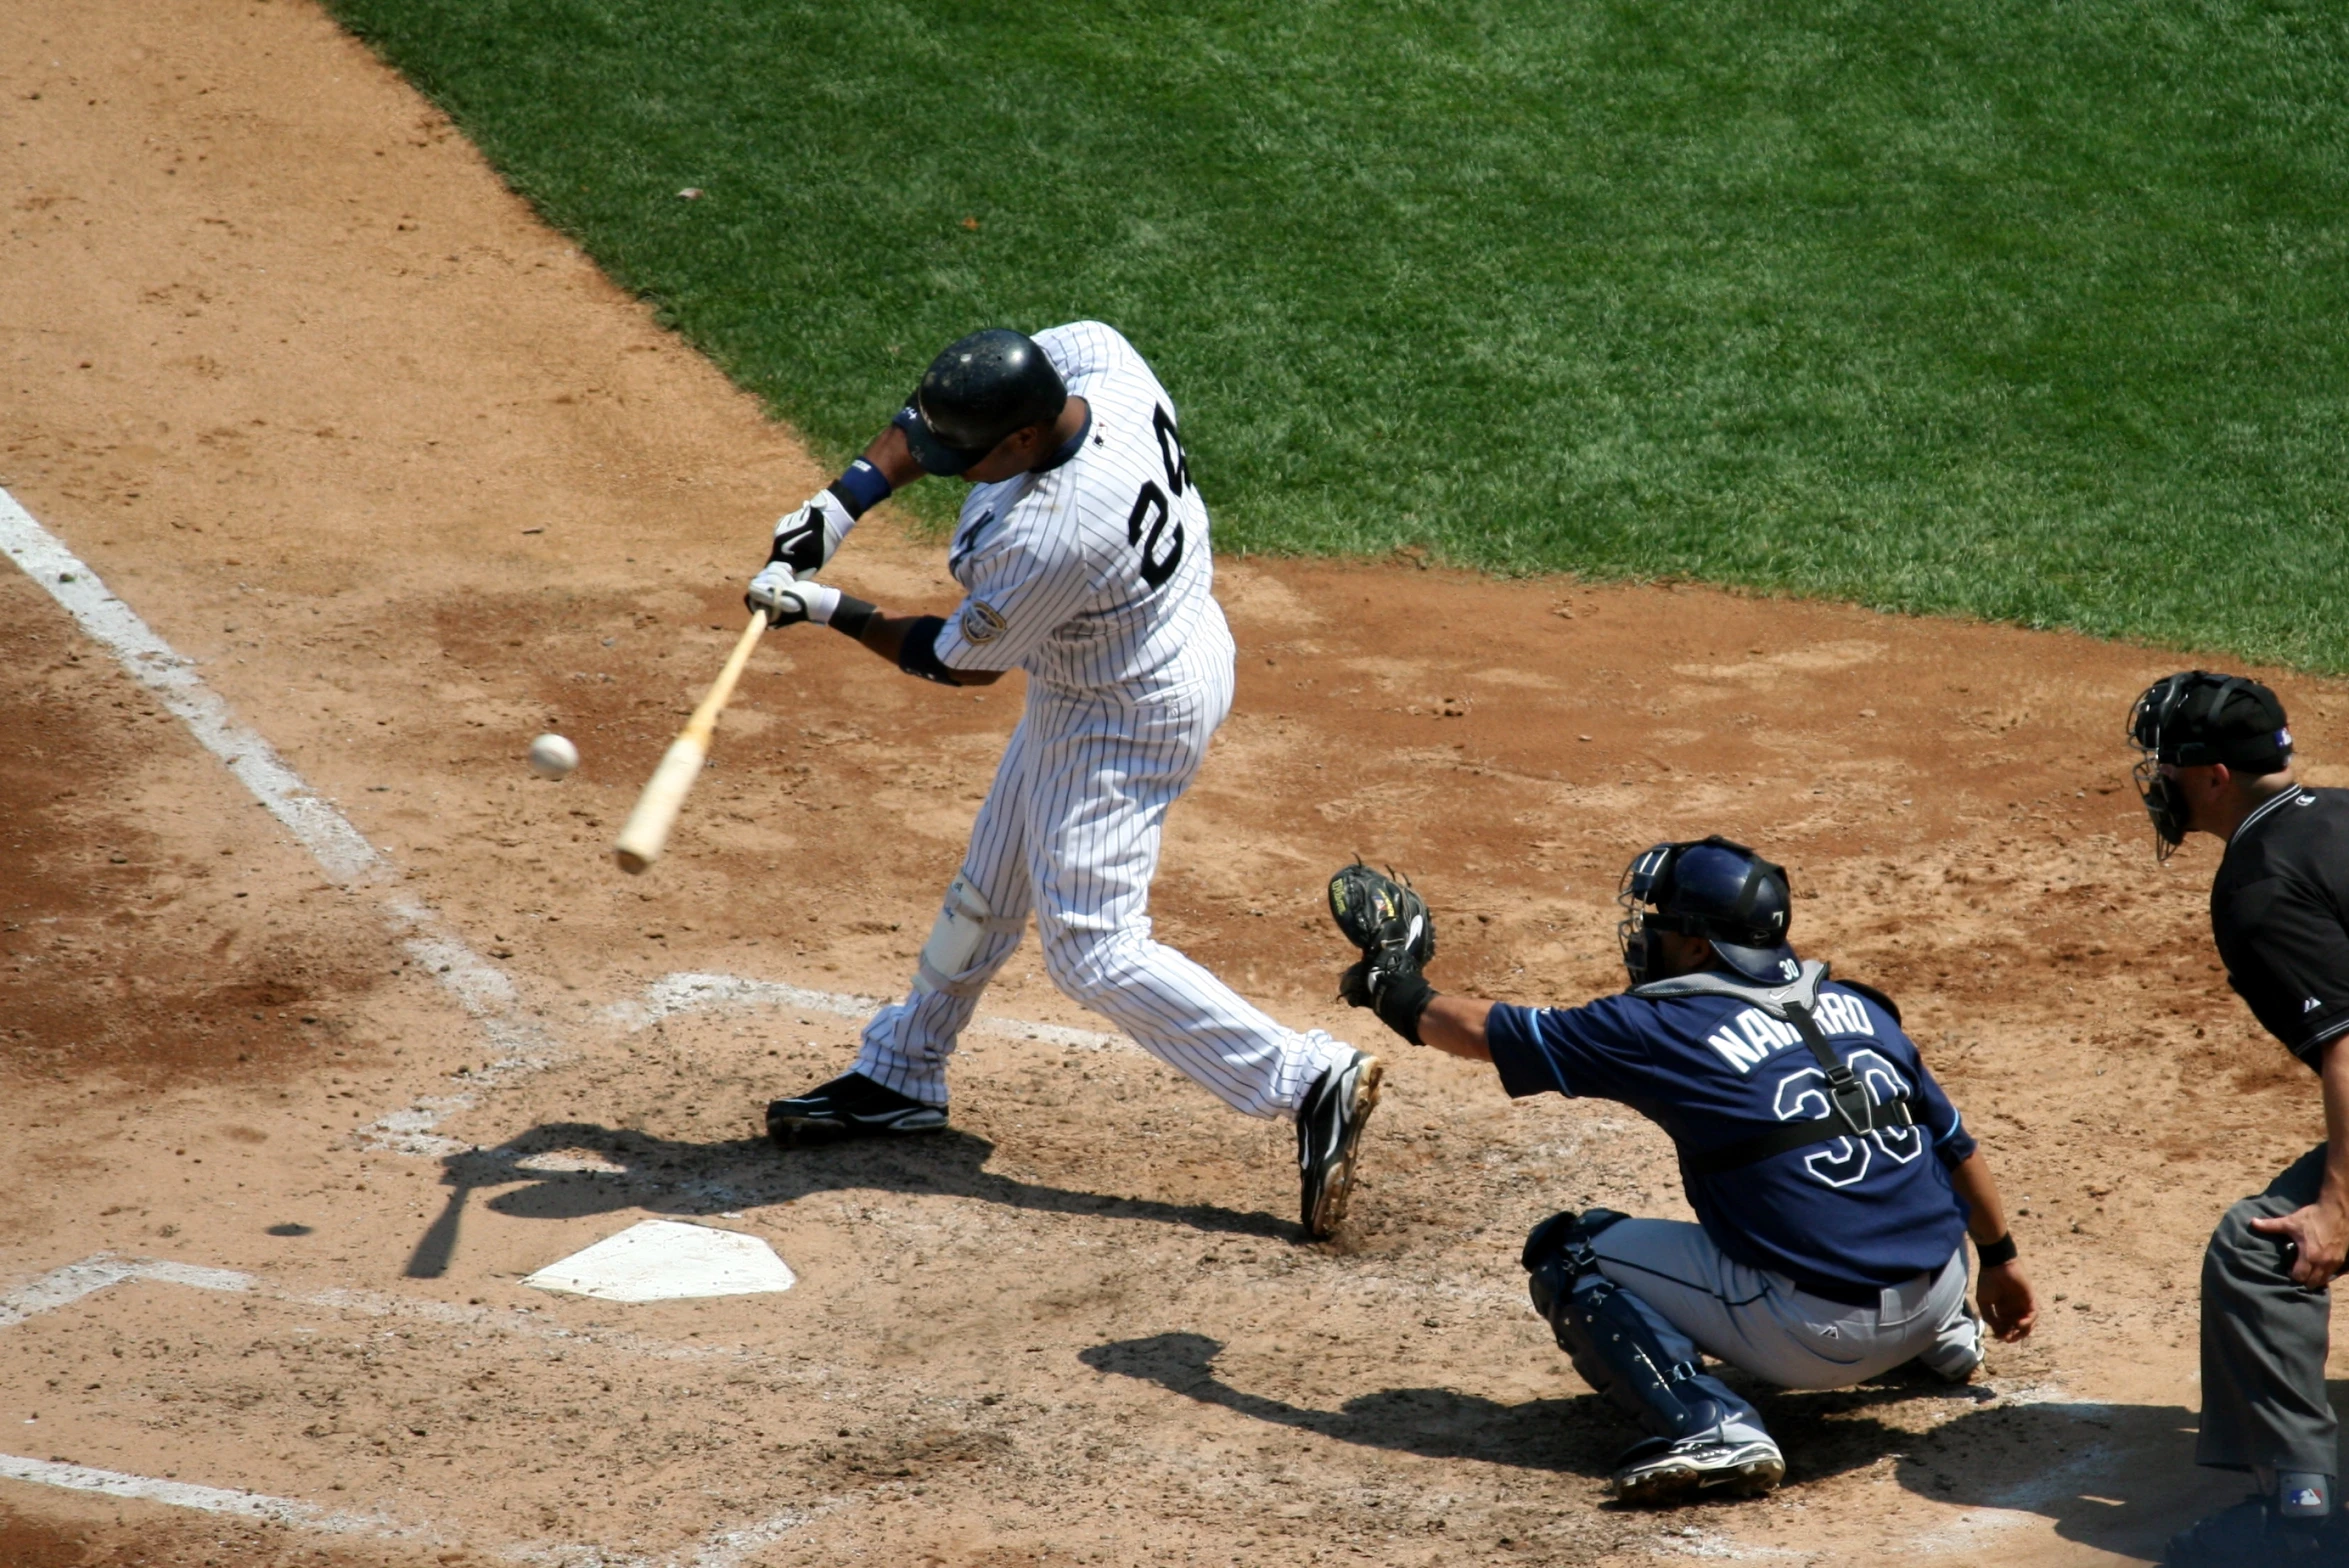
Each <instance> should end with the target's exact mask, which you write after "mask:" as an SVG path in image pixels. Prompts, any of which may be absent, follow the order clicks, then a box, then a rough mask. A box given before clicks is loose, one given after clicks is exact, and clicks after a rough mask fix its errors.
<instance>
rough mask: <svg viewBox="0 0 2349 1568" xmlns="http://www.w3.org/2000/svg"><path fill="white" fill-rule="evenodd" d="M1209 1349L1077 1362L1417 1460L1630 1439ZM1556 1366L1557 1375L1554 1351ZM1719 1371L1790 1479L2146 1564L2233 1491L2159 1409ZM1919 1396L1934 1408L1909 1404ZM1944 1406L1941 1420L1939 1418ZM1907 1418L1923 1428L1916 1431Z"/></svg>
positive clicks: (1543, 1459) (1595, 1419)
mask: <svg viewBox="0 0 2349 1568" xmlns="http://www.w3.org/2000/svg"><path fill="white" fill-rule="evenodd" d="M1222 1349H1223V1346H1222V1345H1221V1344H1219V1343H1218V1342H1217V1341H1215V1340H1213V1339H1210V1338H1208V1337H1206V1336H1205V1335H1202V1334H1185V1333H1172V1334H1156V1335H1152V1336H1151V1337H1149V1338H1147V1339H1128V1340H1118V1341H1115V1342H1113V1343H1110V1344H1106V1345H1096V1346H1093V1347H1092V1348H1091V1349H1088V1350H1085V1351H1082V1352H1080V1353H1079V1355H1078V1359H1079V1360H1081V1361H1083V1362H1084V1363H1085V1364H1086V1365H1087V1366H1089V1367H1092V1368H1093V1369H1094V1370H1096V1371H1098V1372H1103V1373H1110V1374H1115V1375H1117V1376H1121V1377H1131V1378H1138V1379H1140V1380H1142V1381H1144V1382H1149V1383H1156V1384H1158V1385H1159V1386H1160V1387H1162V1388H1166V1389H1168V1390H1171V1391H1172V1392H1174V1393H1177V1394H1180V1395H1182V1396H1184V1397H1185V1398H1187V1399H1194V1400H1197V1401H1198V1402H1199V1403H1201V1404H1207V1405H1214V1406H1217V1407H1218V1408H1221V1409H1225V1410H1230V1411H1232V1412H1234V1413H1236V1414H1239V1415H1243V1416H1248V1417H1251V1418H1253V1419H1255V1420H1259V1421H1266V1422H1270V1423H1272V1424H1273V1425H1276V1426H1284V1427H1289V1428H1291V1429H1293V1430H1296V1431H1302V1432H1311V1433H1313V1434H1315V1435H1317V1436H1320V1437H1326V1438H1329V1439H1331V1440H1333V1441H1336V1442H1342V1443H1356V1444H1360V1445H1362V1446H1363V1447H1366V1448H1379V1449H1387V1450H1391V1451H1395V1452H1401V1453H1409V1454H1416V1455H1419V1456H1420V1457H1422V1458H1428V1459H1468V1460H1478V1461H1483V1462H1486V1463H1490V1464H1499V1465H1510V1466H1514V1467H1518V1468H1522V1469H1532V1470H1548V1471H1557V1472H1565V1473H1569V1474H1574V1475H1582V1476H1592V1477H1596V1476H1602V1475H1605V1474H1606V1473H1607V1472H1608V1471H1609V1470H1610V1469H1611V1468H1612V1467H1613V1465H1614V1463H1615V1460H1616V1457H1617V1455H1619V1454H1620V1453H1621V1452H1622V1451H1623V1449H1624V1448H1626V1447H1627V1446H1629V1445H1630V1443H1631V1442H1632V1441H1633V1440H1634V1439H1635V1438H1637V1437H1638V1435H1639V1434H1638V1432H1637V1431H1636V1429H1634V1427H1633V1426H1632V1425H1631V1423H1630V1421H1629V1420H1627V1419H1626V1418H1625V1417H1624V1416H1623V1415H1622V1414H1621V1413H1619V1412H1618V1411H1616V1410H1615V1409H1614V1408H1613V1407H1611V1406H1610V1405H1608V1404H1607V1403H1606V1402H1605V1401H1604V1400H1602V1399H1600V1398H1599V1397H1598V1396H1596V1395H1594V1394H1587V1393H1586V1394H1574V1395H1565V1396H1561V1397H1557V1398H1549V1399H1534V1400H1527V1401H1525V1402H1524V1403H1521V1404H1514V1405H1509V1404H1502V1403H1500V1402H1498V1401H1496V1400H1491V1399H1486V1398H1484V1397H1482V1396H1481V1395H1476V1394H1467V1393H1462V1392H1460V1391H1459V1390H1457V1389H1446V1388H1389V1389H1381V1390H1379V1391H1377V1392H1375V1393H1368V1394H1358V1395H1356V1396H1355V1397H1354V1398H1352V1399H1349V1400H1347V1401H1346V1402H1345V1403H1344V1404H1342V1405H1340V1406H1339V1407H1338V1408H1337V1409H1335V1410H1317V1409H1313V1408H1311V1407H1309V1406H1304V1405H1297V1404H1292V1403H1290V1402H1289V1401H1287V1400H1284V1399H1279V1398H1275V1397H1272V1396H1269V1395H1265V1394H1254V1393H1249V1392H1247V1391H1246V1390H1244V1389H1240V1388H1235V1387H1234V1386H1232V1384H1230V1383H1228V1382H1226V1381H1225V1380H1224V1379H1223V1378H1222V1377H1220V1376H1219V1375H1218V1374H1217V1372H1216V1369H1215V1365H1214V1363H1215V1358H1216V1356H1217V1355H1218V1354H1219V1353H1220V1352H1221V1351H1222ZM1560 1363H1561V1364H1560V1371H1561V1373H1563V1372H1564V1364H1563V1357H1561V1358H1560ZM1726 1375H1727V1376H1728V1377H1729V1378H1730V1380H1731V1381H1732V1382H1734V1383H1736V1384H1737V1385H1738V1386H1739V1387H1740V1388H1741V1389H1742V1390H1743V1391H1744V1392H1745V1393H1747V1394H1748V1395H1749V1396H1750V1397H1752V1398H1753V1399H1754V1401H1755V1403H1756V1405H1757V1406H1758V1407H1759V1408H1760V1409H1761V1411H1762V1415H1763V1419H1764V1420H1766V1421H1767V1422H1768V1423H1769V1425H1770V1429H1771V1432H1772V1435H1774V1436H1775V1437H1776V1438H1777V1439H1778V1442H1779V1446H1780V1447H1781V1448H1783V1449H1784V1450H1785V1452H1786V1458H1787V1469H1788V1476H1787V1479H1788V1481H1789V1483H1790V1484H1792V1485H1796V1486H1799V1485H1802V1484H1804V1483H1806V1482H1816V1481H1820V1480H1823V1479H1826V1478H1828V1477H1831V1476H1835V1475H1840V1474H1845V1473H1848V1472H1852V1471H1860V1470H1866V1469H1869V1468H1870V1467H1872V1466H1875V1465H1877V1464H1881V1463H1885V1462H1889V1463H1890V1464H1891V1465H1892V1473H1893V1475H1894V1477H1895V1478H1896V1479H1897V1480H1898V1481H1899V1482H1900V1484H1901V1485H1903V1486H1905V1487H1907V1488H1908V1489H1909V1490H1911V1491H1913V1492H1915V1493H1917V1494H1918V1495H1919V1496H1922V1497H1927V1498H1931V1499H1933V1500H1934V1501H1936V1502H1940V1503H1946V1504H1953V1505H1957V1506H1959V1507H1963V1508H1969V1509H1972V1508H1982V1509H1996V1510H2001V1511H2006V1512H2013V1511H2024V1512H2030V1513H2037V1514H2040V1515H2043V1516H2045V1517H2047V1518H2049V1519H2051V1520H2053V1521H2054V1524H2055V1528H2056V1532H2057V1533H2058V1534H2059V1535H2062V1536H2063V1537H2065V1538H2066V1539H2068V1540H2076V1541H2080V1542H2083V1543H2088V1544H2093V1545H2095V1546H2097V1547H2099V1548H2101V1549H2103V1550H2105V1551H2108V1552H2121V1553H2128V1552H2136V1553H2139V1554H2141V1555H2142V1554H2150V1555H2152V1556H2155V1557H2158V1555H2159V1552H2160V1547H2161V1542H2162V1540H2163V1538H2164V1537H2166V1536H2167V1535H2168V1534H2169V1533H2170V1532H2172V1531H2174V1530H2177V1529H2179V1528H2181V1527H2182V1526H2183V1525H2185V1524H2186V1523H2188V1522H2190V1521H2191V1520H2192V1519H2193V1518H2194V1517H2196V1516H2197V1515H2199V1514H2200V1513H2202V1512H2204V1511H2206V1510H2208V1509H2209V1508H2211V1507H2215V1506H2219V1505H2221V1504H2223V1503H2225V1502H2227V1501H2230V1500H2231V1497H2232V1493H2233V1492H2234V1491H2238V1490H2240V1487H2239V1485H2237V1484H2236V1483H2235V1482H2233V1481H2231V1480H2225V1479H2218V1480H2212V1479H2208V1478H2207V1473H2206V1477H2205V1478H2204V1479H2197V1476H2196V1472H2195V1470H2194V1465H2193V1453H2192V1448H2193V1420H2192V1417H2191V1416H2190V1415H2188V1414H2187V1412H2185V1411H2183V1410H2180V1409H2178V1408H2177V1407H2175V1406H2154V1405H2088V1404H2054V1403H2046V1404H2041V1403H2028V1402H2023V1401H2018V1400H2015V1399H2011V1398H2008V1399H2002V1398H2000V1397H1999V1396H1998V1395H1997V1394H1996V1393H1995V1392H1994V1391H1993V1389H1992V1388H1989V1387H1979V1386H1970V1387H1964V1388H1950V1387H1948V1386H1946V1385H1943V1384H1941V1383H1939V1382H1937V1381H1935V1380H1932V1379H1930V1378H1929V1377H1927V1376H1925V1375H1914V1376H1912V1375H1906V1374H1895V1375H1893V1376H1890V1377H1887V1378H1884V1379H1880V1380H1876V1381H1873V1382H1870V1383H1865V1384H1861V1385H1860V1386H1858V1387H1855V1388H1848V1389H1837V1390H1832V1391H1827V1392H1817V1393H1796V1392H1789V1391H1785V1390H1776V1389H1768V1388H1764V1387H1761V1386H1758V1385H1756V1384H1754V1383H1753V1382H1752V1381H1751V1380H1749V1379H1746V1378H1744V1377H1742V1376H1741V1375H1740V1374H1737V1373H1735V1372H1734V1371H1733V1372H1730V1373H1727V1374H1726ZM1920 1400H1924V1401H1932V1402H1933V1405H1934V1408H1931V1409H1928V1410H1926V1411H1923V1412H1918V1411H1916V1410H1914V1408H1913V1405H1914V1402H1916V1401H1920ZM1891 1406H1911V1407H1912V1408H1911V1409H1909V1410H1907V1411H1905V1412H1904V1414H1903V1416H1902V1418H1901V1419H1900V1420H1899V1421H1898V1423H1897V1424H1896V1423H1895V1422H1894V1421H1892V1420H1887V1419H1884V1416H1883V1415H1882V1414H1880V1412H1885V1413H1889V1412H1888V1410H1887V1407H1891ZM1953 1408H1954V1409H1955V1410H1956V1412H1957V1413H1955V1414H1946V1412H1947V1411H1949V1410H1951V1409H1953ZM1920 1414H1922V1415H1923V1416H1924V1417H1925V1420H1924V1422H1923V1423H1920V1422H1919V1421H1918V1416H1919V1415H1920ZM1919 1424H1924V1425H1926V1427H1927V1430H1925V1431H1923V1432H1919V1431H1918V1430H1916V1426H1917V1425H1919ZM1724 1506H1734V1505H1732V1504H1724Z"/></svg>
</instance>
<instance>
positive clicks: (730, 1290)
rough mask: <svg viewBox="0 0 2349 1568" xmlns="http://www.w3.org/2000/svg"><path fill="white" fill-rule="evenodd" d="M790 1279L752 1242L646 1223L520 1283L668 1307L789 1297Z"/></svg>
mask: <svg viewBox="0 0 2349 1568" xmlns="http://www.w3.org/2000/svg"><path fill="white" fill-rule="evenodd" d="M794 1278H795V1276H794V1275H793V1274H792V1272H791V1268H790V1265H788V1264H786V1263H785V1262H784V1261H783V1260H782V1259H781V1258H779V1257H777V1256H775V1249H774V1248H772V1247H770V1246H768V1245H767V1244H766V1243H765V1242H763V1241H761V1240H759V1238H758V1237H756V1236H745V1235H743V1234H741V1233H740V1232H738V1231H731V1230H712V1229H710V1228H709V1227H708V1226H706V1225H681V1224H679V1223H678V1222H677V1221H675V1220H646V1221H644V1222H643V1223H642V1224H640V1225H631V1226H629V1227H628V1228H627V1229H626V1230H624V1231H622V1232H620V1233H619V1234H618V1235H617V1236H606V1237H605V1238H604V1239H603V1240H601V1241H599V1242H597V1243H596V1244H595V1245H594V1246H592V1247H589V1248H586V1249H585V1250H583V1251H580V1252H574V1253H572V1254H571V1255H570V1256H569V1257H567V1258H565V1259H563V1260H562V1261H561V1262H559V1263H550V1264H548V1265H547V1266H546V1267H545V1268H543V1269H540V1270H539V1271H538V1272H537V1273H535V1274H533V1275H531V1276H530V1277H529V1278H528V1279H526V1280H524V1281H523V1282H522V1283H523V1284H525V1285H533V1286H536V1287H537V1288H538V1289H540V1290H559V1291H562V1292H563V1293H564V1294H566V1295H572V1296H597V1297H600V1298H602V1299H603V1300H605V1301H674V1300H678V1299H680V1298H683V1297H688V1296H753V1295H757V1294H758V1293H760V1292H761V1291H769V1290H789V1289H790V1288H791V1286H792V1283H793V1281H794Z"/></svg>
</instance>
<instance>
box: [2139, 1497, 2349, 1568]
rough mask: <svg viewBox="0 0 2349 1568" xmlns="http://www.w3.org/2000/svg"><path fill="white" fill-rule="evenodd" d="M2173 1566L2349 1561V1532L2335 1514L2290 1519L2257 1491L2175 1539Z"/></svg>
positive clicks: (2282, 1567) (2275, 1567) (2265, 1566)
mask: <svg viewBox="0 0 2349 1568" xmlns="http://www.w3.org/2000/svg"><path fill="white" fill-rule="evenodd" d="M2162 1561H2163V1562H2165V1563H2167V1564H2169V1568H2288V1565H2290V1564H2293V1563H2306V1564H2310V1565H2312V1568H2313V1565H2314V1564H2318V1563H2324V1564H2334V1563H2349V1533H2345V1532H2344V1530H2343V1525H2342V1519H2341V1516H2340V1515H2339V1514H2337V1513H2336V1514H2334V1515H2332V1516H2331V1517H2330V1518H2326V1519H2287V1518H2285V1517H2284V1515H2283V1514H2282V1513H2281V1512H2279V1511H2278V1510H2277V1508H2276V1501H2275V1499H2274V1498H2272V1497H2265V1496H2261V1495H2258V1494H2256V1493H2255V1494H2253V1495H2252V1496H2250V1497H2246V1498H2244V1499H2243V1501H2241V1502H2239V1503H2237V1504H2236V1505H2235V1506H2234V1507H2232V1508H2227V1509H2222V1510H2220V1511H2219V1512H2218V1513H2215V1514H2212V1515H2211V1516H2210V1517H2209V1518H2207V1519H2205V1520H2203V1521H2202V1522H2201V1523H2199V1524H2197V1525H2195V1526H2194V1527H2193V1528H2192V1529H2190V1530H2181V1531H2179V1532H2178V1533H2177V1534H2176V1535H2173V1536H2171V1537H2170V1543H2169V1547H2168V1549H2167V1550H2166V1551H2165V1552H2164V1553H2163V1555H2162Z"/></svg>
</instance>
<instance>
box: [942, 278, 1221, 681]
mask: <svg viewBox="0 0 2349 1568" xmlns="http://www.w3.org/2000/svg"><path fill="white" fill-rule="evenodd" d="M1035 341H1036V344H1037V346H1038V347H1039V348H1041V349H1043V351H1044V355H1045V357H1046V358H1047V359H1049V360H1051V361H1052V364H1053V368H1055V369H1056V370H1058V371H1059V372H1060V376H1061V380H1062V381H1063V382H1064V383H1065V384H1066V385H1067V387H1068V390H1069V395H1070V396H1072V397H1081V398H1083V399H1084V400H1085V402H1086V404H1087V406H1088V408H1089V409H1090V412H1091V423H1090V425H1089V427H1088V428H1087V429H1086V431H1085V433H1084V435H1083V437H1082V440H1081V444H1080V446H1079V448H1078V450H1077V452H1076V454H1075V455H1074V456H1072V457H1071V458H1069V460H1068V461H1067V462H1065V463H1062V464H1061V465H1060V466H1059V467H1057V468H1053V469H1050V470H1047V471H1046V472H1043V473H1027V474H1021V475H1019V476H1017V477H1016V478H1012V479H1006V480H1003V481H1001V482H999V483H996V484H988V485H977V486H974V487H973V488H972V490H971V493H970V495H969V497H968V498H967V499H966V500H965V501H964V502H963V505H962V516H961V519H960V520H959V521H958V522H957V523H956V525H955V530H954V542H953V545H952V548H951V551H950V553H949V555H948V558H947V566H948V569H949V570H950V571H952V572H953V573H954V578H955V581H956V582H958V583H960V584H961V585H962V586H963V588H964V589H965V590H966V592H967V593H968V595H969V597H967V598H966V599H965V600H964V601H963V603H962V607H961V608H960V609H959V610H958V611H956V613H955V614H954V615H953V617H952V618H950V619H949V620H948V621H947V623H946V627H945V629H944V630H943V631H941V632H940V633H939V634H938V643H937V652H938V658H939V660H940V662H942V663H944V664H946V665H948V666H949V667H951V668H954V669H964V670H1008V669H1013V668H1019V669H1024V670H1026V671H1027V672H1028V675H1029V677H1030V678H1031V679H1033V680H1037V681H1041V682H1043V683H1044V684H1045V685H1046V686H1049V687H1053V688H1057V689H1059V690H1062V691H1066V692H1077V691H1099V690H1102V689H1104V688H1110V687H1118V686H1128V685H1139V686H1143V687H1148V686H1151V685H1155V684H1159V683H1161V682H1164V681H1166V680H1168V679H1169V678H1173V679H1177V680H1182V679H1187V678H1192V672H1188V671H1187V670H1186V669H1185V666H1186V665H1187V664H1188V663H1190V662H1191V661H1188V660H1186V659H1185V658H1184V655H1185V652H1186V650H1190V651H1192V652H1193V653H1194V654H1195V653H1196V652H1198V651H1200V650H1203V649H1212V648H1222V649H1225V650H1228V649H1229V647H1230V642H1229V638H1230V632H1229V630H1228V628H1227V627H1226V626H1225V624H1224V619H1223V611H1222V609H1221V608H1220V607H1218V606H1217V604H1216V602H1215V598H1214V595H1213V593H1212V592H1211V590H1212V587H1213V583H1214V575H1215V573H1214V567H1213V565H1212V564H1211V557H1210V554H1209V550H1208V539H1207V507H1206V505H1205V504H1204V503H1203V502H1202V501H1201V500H1200V499H1199V489H1198V487H1197V486H1196V485H1194V484H1192V483H1191V474H1190V464H1189V463H1188V462H1187V461H1186V460H1185V459H1184V456H1183V445H1182V440H1181V437H1180V435H1179V434H1178V432H1177V429H1176V424H1175V406H1174V399H1173V398H1171V397H1169V396H1167V393H1166V388H1164V387H1163V386H1160V385H1159V383H1158V377H1157V376H1156V375H1154V374H1152V373H1151V369H1150V367H1149V365H1148V364H1146V363H1145V362H1144V361H1143V359H1142V356H1141V355H1140V354H1138V353H1136V352H1135V351H1134V346H1133V345H1132V344H1131V343H1128V342H1127V341H1126V340H1125V338H1124V336H1123V335H1122V334H1121V333H1119V332H1118V331H1117V329H1116V328H1114V327H1108V326H1104V325H1103V324H1102V323H1100V322H1098V321H1077V322H1071V323H1070V324H1069V325H1067V326H1063V327H1054V328H1051V329H1050V330H1049V331H1045V332H1039V333H1037V334H1036V338H1035ZM1229 656H1230V655H1229V653H1228V651H1227V652H1226V653H1225V655H1224V657H1226V658H1227V659H1228V658H1229Z"/></svg>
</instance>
